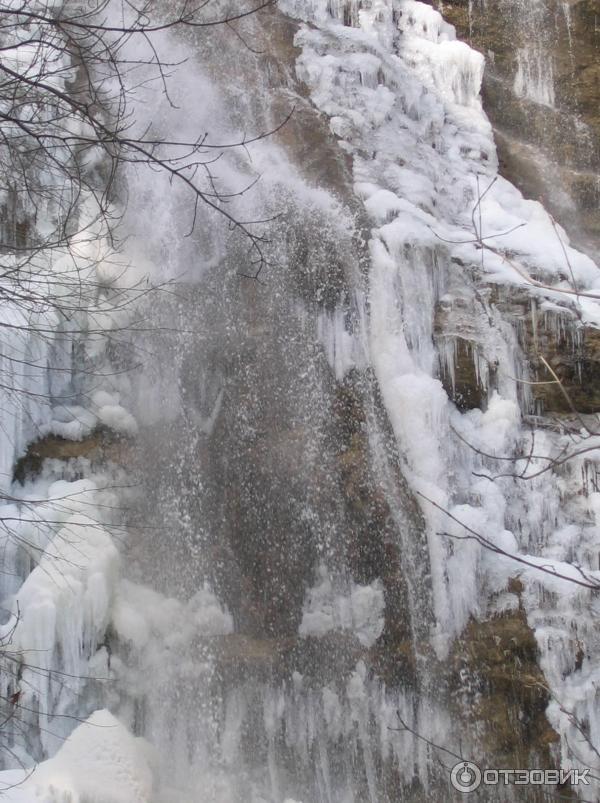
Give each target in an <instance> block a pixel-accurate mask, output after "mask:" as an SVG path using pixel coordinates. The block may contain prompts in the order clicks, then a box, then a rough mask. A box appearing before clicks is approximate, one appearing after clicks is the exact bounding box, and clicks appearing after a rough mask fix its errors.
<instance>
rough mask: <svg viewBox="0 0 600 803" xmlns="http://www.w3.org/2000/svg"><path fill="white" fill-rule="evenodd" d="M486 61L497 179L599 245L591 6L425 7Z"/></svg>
mask: <svg viewBox="0 0 600 803" xmlns="http://www.w3.org/2000/svg"><path fill="white" fill-rule="evenodd" d="M431 4H432V5H434V6H436V7H438V8H439V9H440V11H442V12H443V14H444V16H445V17H446V19H448V21H449V22H451V23H452V24H453V25H455V26H456V29H457V33H458V35H459V36H460V37H461V38H462V39H464V40H465V41H467V42H469V44H471V46H473V47H475V48H476V49H478V50H480V51H481V52H482V53H483V54H484V55H485V56H486V65H487V66H486V72H485V77H484V85H483V100H484V107H485V110H486V112H487V114H488V115H489V117H490V120H491V121H492V124H493V125H494V128H495V130H496V142H497V145H498V155H499V159H500V168H501V172H502V173H503V174H504V175H505V176H506V177H507V178H508V179H509V180H510V181H512V182H513V183H514V184H516V185H517V186H518V187H519V188H520V189H521V190H522V191H523V193H524V194H525V195H526V196H527V197H530V198H542V199H543V200H544V202H545V204H546V206H547V207H548V208H549V209H550V211H551V212H552V213H553V214H554V215H555V216H556V217H557V219H559V220H560V222H561V223H562V224H563V225H565V226H566V227H567V228H568V230H569V232H570V234H571V236H572V238H573V239H574V240H575V241H576V242H577V243H579V244H580V245H581V246H582V247H585V248H586V249H587V250H590V251H594V250H597V248H598V245H599V244H600V215H598V208H599V204H600V189H599V188H600V181H599V172H600V29H599V27H598V22H597V21H598V19H599V18H600V0H545V2H544V3H533V2H531V1H530V0H470V2H469V0H444V2H443V3H441V2H438V0H431Z"/></svg>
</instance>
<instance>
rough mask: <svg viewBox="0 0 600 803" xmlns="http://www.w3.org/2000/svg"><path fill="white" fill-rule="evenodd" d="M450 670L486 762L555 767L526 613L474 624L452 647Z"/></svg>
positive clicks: (544, 689)
mask: <svg viewBox="0 0 600 803" xmlns="http://www.w3.org/2000/svg"><path fill="white" fill-rule="evenodd" d="M450 665H451V667H452V672H453V674H452V679H451V683H452V684H453V687H454V694H455V699H456V701H457V703H458V706H459V709H460V710H461V711H462V714H463V716H465V718H466V721H467V722H468V723H469V727H470V728H472V729H473V730H474V731H475V732H476V733H477V734H478V736H479V741H478V746H479V747H480V749H481V751H482V754H483V755H482V758H484V759H485V758H489V757H493V759H494V760H495V761H499V762H500V764H498V766H506V767H520V766H531V767H534V766H536V767H538V766H539V767H542V766H546V767H548V768H552V767H553V762H552V759H551V754H550V749H549V748H550V746H551V745H552V744H554V743H555V742H557V740H558V736H557V734H556V733H555V731H554V730H553V729H552V728H551V727H550V725H549V724H548V721H547V719H546V714H545V711H546V707H547V705H548V702H549V695H548V691H547V687H546V682H545V679H544V676H543V674H542V671H541V670H540V668H539V665H538V650H537V644H536V641H535V637H534V635H533V631H532V630H531V628H530V627H529V625H528V624H527V619H526V616H525V612H524V611H523V610H521V609H520V608H516V609H514V610H510V611H505V612H503V613H501V614H499V615H496V616H492V617H490V618H489V619H487V620H484V621H480V622H478V621H475V620H472V621H471V622H470V623H469V624H468V625H467V627H466V628H465V630H464V632H463V633H462V635H461V636H460V638H459V639H458V640H457V641H456V642H455V644H454V647H453V650H452V653H451V656H450ZM528 762H529V763H528Z"/></svg>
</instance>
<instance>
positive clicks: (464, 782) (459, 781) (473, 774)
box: [450, 761, 481, 794]
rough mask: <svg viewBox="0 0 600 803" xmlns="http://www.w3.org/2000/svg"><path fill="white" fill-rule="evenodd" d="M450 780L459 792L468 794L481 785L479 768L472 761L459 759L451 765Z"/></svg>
mask: <svg viewBox="0 0 600 803" xmlns="http://www.w3.org/2000/svg"><path fill="white" fill-rule="evenodd" d="M450 780H451V782H452V786H453V787H454V788H455V789H457V790H458V791H459V792H463V793H464V794H469V792H474V791H475V790H476V789H478V788H479V786H480V785H481V770H480V769H479V767H478V766H477V764H473V762H472V761H459V762H458V764H455V765H454V767H452V773H451V775H450Z"/></svg>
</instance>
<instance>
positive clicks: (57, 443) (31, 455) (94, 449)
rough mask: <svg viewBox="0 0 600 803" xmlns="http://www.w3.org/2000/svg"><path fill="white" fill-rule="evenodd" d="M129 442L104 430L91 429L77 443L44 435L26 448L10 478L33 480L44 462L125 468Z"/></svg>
mask: <svg viewBox="0 0 600 803" xmlns="http://www.w3.org/2000/svg"><path fill="white" fill-rule="evenodd" d="M132 449H133V442H132V440H131V439H130V438H126V437H123V436H122V435H117V434H116V433H115V432H113V431H112V430H109V429H107V428H106V427H102V428H98V429H95V430H94V432H92V433H91V434H90V435H88V436H87V437H86V438H82V439H81V440H78V441H75V440H67V439H66V438H60V437H58V436H56V435H46V436H45V437H43V438H40V439H39V440H37V441H34V442H33V443H30V444H29V446H28V447H27V451H26V452H25V454H24V455H23V457H21V458H20V459H19V460H18V461H17V463H16V464H15V467H14V471H13V477H14V479H15V480H16V481H17V482H20V483H24V482H25V481H26V480H27V479H32V478H34V477H36V476H37V475H38V474H39V473H40V472H41V470H42V467H43V464H44V461H45V460H63V461H66V460H73V459H76V458H80V457H82V458H86V459H87V460H89V461H90V463H91V465H92V467H100V466H102V465H104V464H106V463H116V464H117V465H121V466H123V465H126V464H127V463H129V462H131V459H132Z"/></svg>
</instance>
